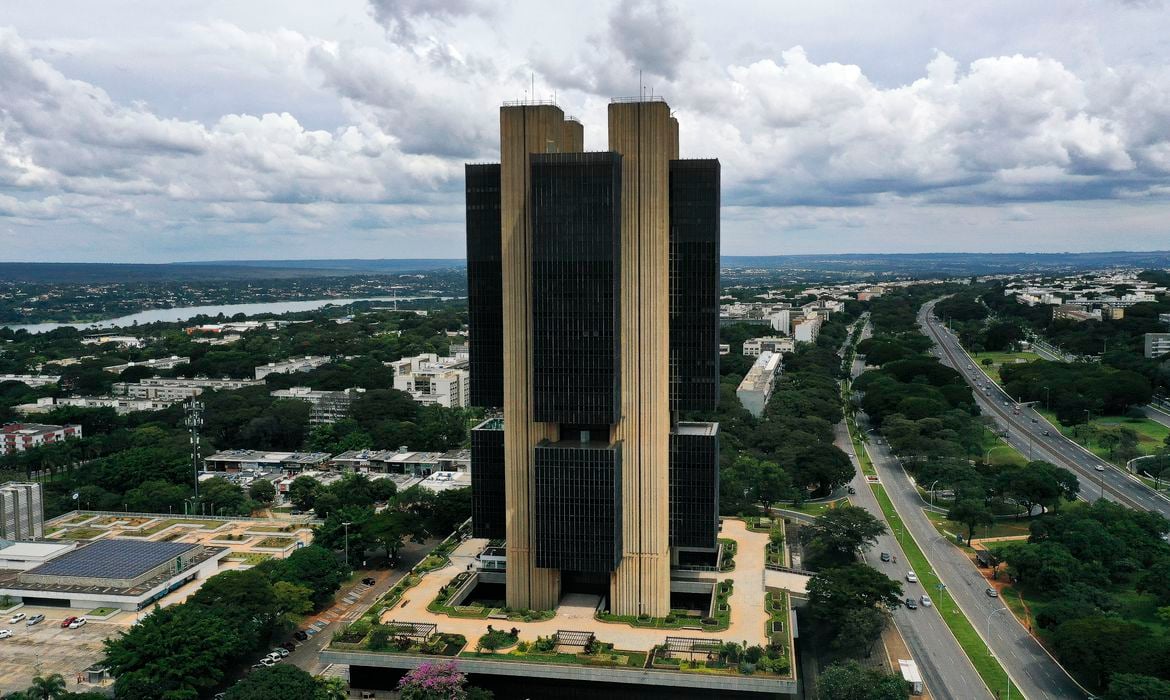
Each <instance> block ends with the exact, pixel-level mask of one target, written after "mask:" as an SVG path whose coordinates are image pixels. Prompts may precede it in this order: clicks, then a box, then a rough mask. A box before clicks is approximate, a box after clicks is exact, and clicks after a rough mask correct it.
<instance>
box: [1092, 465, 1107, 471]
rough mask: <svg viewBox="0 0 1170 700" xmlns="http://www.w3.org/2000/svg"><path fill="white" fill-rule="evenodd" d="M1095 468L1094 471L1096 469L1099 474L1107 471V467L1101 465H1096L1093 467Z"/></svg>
mask: <svg viewBox="0 0 1170 700" xmlns="http://www.w3.org/2000/svg"><path fill="white" fill-rule="evenodd" d="M1093 468H1094V469H1096V470H1097V471H1099V472H1103V471H1105V467H1103V466H1101V465H1100V464H1094V465H1093Z"/></svg>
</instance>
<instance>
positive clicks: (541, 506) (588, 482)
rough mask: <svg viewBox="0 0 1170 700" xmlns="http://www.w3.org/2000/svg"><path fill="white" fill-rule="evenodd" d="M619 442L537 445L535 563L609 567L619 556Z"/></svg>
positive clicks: (614, 565) (553, 566)
mask: <svg viewBox="0 0 1170 700" xmlns="http://www.w3.org/2000/svg"><path fill="white" fill-rule="evenodd" d="M621 483H622V452H621V443H617V444H615V445H605V444H600V443H579V442H577V443H574V442H559V443H548V442H544V443H541V444H539V445H537V446H536V517H535V523H536V565H537V566H538V567H541V568H546V569H561V570H566V571H580V572H595V573H599V572H610V571H613V570H614V569H616V568H617V564H618V561H619V560H620V559H621V552H622V547H621V542H622V518H621V503H622V494H621Z"/></svg>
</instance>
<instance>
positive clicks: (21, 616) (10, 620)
mask: <svg viewBox="0 0 1170 700" xmlns="http://www.w3.org/2000/svg"><path fill="white" fill-rule="evenodd" d="M24 618H25V615H24V613H16V614H15V615H13V616H12V617H10V618H8V624H10V625H15V624H16V623H18V622H20V621H21V620H23V619H24Z"/></svg>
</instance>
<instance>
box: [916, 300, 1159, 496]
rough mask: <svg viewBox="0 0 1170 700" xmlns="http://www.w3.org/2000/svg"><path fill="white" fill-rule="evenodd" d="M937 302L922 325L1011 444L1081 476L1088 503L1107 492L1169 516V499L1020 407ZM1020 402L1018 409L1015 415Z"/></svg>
mask: <svg viewBox="0 0 1170 700" xmlns="http://www.w3.org/2000/svg"><path fill="white" fill-rule="evenodd" d="M934 304H935V302H934V301H931V302H928V303H926V304H924V305H923V307H922V310H921V311H920V312H919V318H918V321H919V324H920V325H921V326H922V328H923V331H925V332H926V334H927V336H928V337H930V338H931V339H932V340H934V342H935V345H936V347H937V349H938V351H939V353H940V356H941V358H942V361H943V362H944V363H946V364H948V365H950V366H951V367H953V368H954V369H955V370H957V371H958V372H959V373H960V374H962V375H963V377H964V378H965V379H966V380H967V382H968V383H969V384H970V385H971V386H972V388H973V389H974V390H975V398H976V400H977V401H978V403H979V408H980V409H981V410H982V411H983V413H984V414H985V415H988V416H991V417H992V418H994V419H995V421H996V423H997V424H998V425H999V426H1000V428H1002V429H1006V430H1007V433H1008V434H1007V438H1006V439H1007V441H1008V442H1009V443H1010V444H1011V445H1012V446H1013V447H1015V448H1016V449H1017V450H1019V451H1020V453H1021V454H1024V455H1026V456H1028V457H1031V458H1033V459H1043V460H1045V461H1048V462H1052V463H1053V464H1056V465H1058V466H1061V467H1064V468H1066V469H1068V470H1069V471H1072V472H1073V473H1074V474H1076V475H1077V477H1078V478H1079V479H1080V482H1081V496H1082V497H1083V498H1085V499H1086V500H1088V501H1095V500H1097V499H1098V498H1101V497H1102V496H1103V497H1105V498H1107V499H1109V500H1113V501H1117V502H1119V503H1123V504H1125V505H1127V506H1130V507H1131V508H1139V509H1142V510H1148V511H1153V512H1156V513H1160V514H1162V515H1163V516H1166V517H1167V518H1170V499H1167V498H1166V497H1165V496H1162V495H1161V494H1159V493H1157V492H1155V491H1154V490H1153V489H1152V488H1150V487H1149V486H1146V485H1145V484H1144V483H1142V482H1141V480H1139V479H1138V478H1137V477H1135V476H1133V475H1131V474H1128V473H1126V472H1124V471H1122V470H1120V469H1118V468H1117V467H1115V466H1113V465H1112V464H1110V463H1109V462H1106V461H1105V460H1103V459H1101V458H1100V457H1098V456H1096V455H1094V454H1093V453H1091V452H1089V451H1088V450H1086V449H1084V448H1083V447H1081V446H1080V445H1078V444H1077V443H1075V442H1073V441H1072V440H1070V439H1068V438H1067V437H1065V436H1064V435H1062V434H1061V432H1060V430H1058V429H1057V428H1056V426H1054V425H1052V424H1051V423H1049V422H1048V420H1047V419H1046V418H1045V417H1044V416H1043V415H1041V414H1039V413H1037V412H1036V411H1035V410H1033V409H1032V407H1031V406H1028V405H1023V406H1018V404H1017V401H1016V399H1015V398H1013V397H1011V396H1009V395H1008V394H1007V393H1005V392H1004V390H1003V388H1002V387H1000V386H999V385H998V384H996V383H995V382H994V381H992V380H991V378H990V377H988V376H987V374H985V373H984V371H983V368H982V367H981V366H980V365H979V364H978V363H977V362H975V361H973V360H972V359H971V356H970V355H968V354H967V351H966V350H964V349H963V347H962V346H961V345H960V344H959V341H958V339H957V338H955V336H954V335H953V334H951V333H950V331H948V330H947V329H946V328H945V327H944V326H943V325H942V324H941V323H940V322H939V321H938V319H936V318H935V317H934ZM1017 406H1018V410H1019V413H1016V410H1017ZM1046 433H1047V434H1046Z"/></svg>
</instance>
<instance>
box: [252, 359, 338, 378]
mask: <svg viewBox="0 0 1170 700" xmlns="http://www.w3.org/2000/svg"><path fill="white" fill-rule="evenodd" d="M331 361H332V358H330V357H326V356H324V355H317V356H312V355H305V356H304V357H297V358H293V359H291V360H285V361H284V362H269V363H268V364H266V365H261V366H259V367H257V368H256V379H263V378H265V377H267V376H268V375H270V374H273V373H277V374H292V373H293V372H308V371H309V370H314V369H317V368H318V367H320V366H321V365H327V364H329V363H330V362H331Z"/></svg>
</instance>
